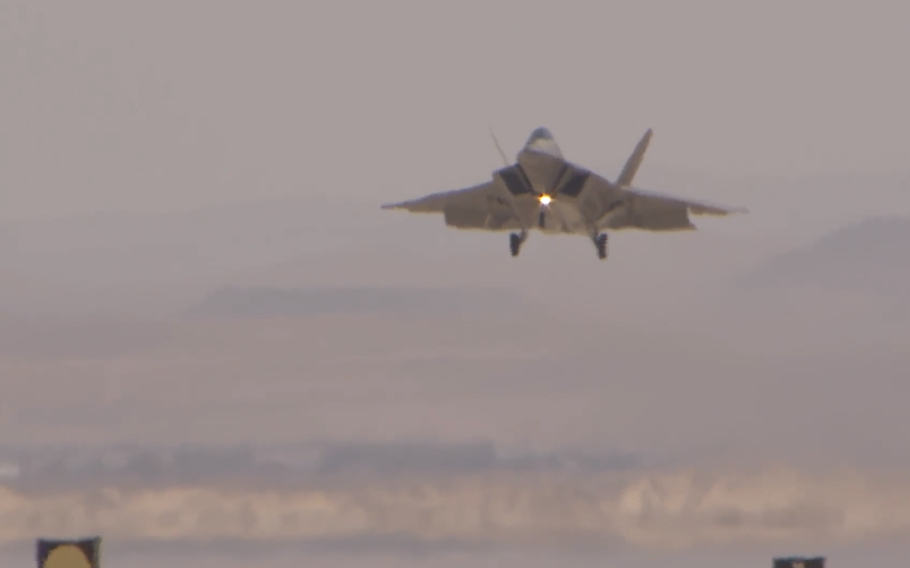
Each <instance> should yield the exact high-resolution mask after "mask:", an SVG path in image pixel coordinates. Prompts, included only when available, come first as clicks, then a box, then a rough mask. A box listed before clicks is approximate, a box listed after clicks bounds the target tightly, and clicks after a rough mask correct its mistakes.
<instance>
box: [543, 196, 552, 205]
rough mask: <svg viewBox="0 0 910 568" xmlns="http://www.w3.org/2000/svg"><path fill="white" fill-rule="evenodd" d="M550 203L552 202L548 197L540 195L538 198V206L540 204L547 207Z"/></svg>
mask: <svg viewBox="0 0 910 568" xmlns="http://www.w3.org/2000/svg"><path fill="white" fill-rule="evenodd" d="M550 201H552V199H551V198H550V196H549V195H541V196H540V204H541V205H549V204H550Z"/></svg>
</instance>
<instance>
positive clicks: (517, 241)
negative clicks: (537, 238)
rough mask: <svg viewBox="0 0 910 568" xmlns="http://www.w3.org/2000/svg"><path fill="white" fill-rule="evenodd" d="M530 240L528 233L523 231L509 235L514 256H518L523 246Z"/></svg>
mask: <svg viewBox="0 0 910 568" xmlns="http://www.w3.org/2000/svg"><path fill="white" fill-rule="evenodd" d="M526 240H528V231H525V230H523V231H522V232H521V233H520V234H519V233H512V234H510V235H509V248H510V249H511V250H512V256H518V253H519V251H520V250H521V245H522V244H523V243H524V242H525V241H526Z"/></svg>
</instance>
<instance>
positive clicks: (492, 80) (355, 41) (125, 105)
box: [0, 0, 910, 218]
mask: <svg viewBox="0 0 910 568" xmlns="http://www.w3.org/2000/svg"><path fill="white" fill-rule="evenodd" d="M908 19H910V4H907V3H906V2H903V1H901V0H893V1H887V0H880V1H874V0H870V1H867V2H852V1H843V0H805V1H802V2H791V1H787V0H766V1H762V2H739V3H733V2H727V1H724V0H690V1H688V2H685V3H678V2H669V1H667V2H649V3H641V2H635V1H632V0H627V1H622V0H621V1H614V2H598V1H588V2H580V1H578V2H572V1H566V2H537V1H526V0H516V1H506V0H502V1H497V2H481V1H465V2H423V1H418V0H411V1H405V0H389V1H385V2H375V3H374V2H334V1H325V2H298V1H293V0H285V1H277V0H274V1H271V0H263V1H260V2H246V1H239V0H187V1H183V2H143V3H139V2H132V3H127V2H121V1H116V0H85V1H82V2H78V3H72V2H61V1H57V2H53V1H48V2H32V1H28V0H3V2H0V81H2V85H3V87H2V91H3V99H2V101H0V124H2V133H0V195H2V207H3V217H6V218H11V217H19V218H22V217H41V216H50V215H59V214H65V213H70V212H82V211H97V210H108V209H134V210H135V209H142V210H146V209H177V210H181V209H187V208H191V207H194V206H196V205H198V204H201V203H208V202H217V201H224V200H228V199H252V198H259V197H263V196H273V195H286V196H287V195H294V196H308V195H315V194H332V195H338V196H342V195H343V196H345V197H347V198H350V199H354V200H358V201H366V202H371V201H375V202H380V201H384V200H386V199H388V198H390V196H391V197H392V198H394V197H398V196H401V195H411V194H421V193H425V192H429V191H435V190H439V189H447V188H449V187H457V186H459V185H461V184H468V183H473V182H475V181H477V180H478V179H482V178H483V177H484V176H485V175H486V174H487V172H489V170H490V169H491V168H493V167H495V166H497V165H498V163H499V157H498V156H497V154H496V152H495V150H494V148H493V146H492V144H491V143H490V141H489V138H488V135H487V130H486V129H487V124H488V123H490V124H492V125H493V126H494V128H495V129H496V130H497V131H498V134H499V136H500V138H501V140H502V142H503V145H504V146H505V147H506V149H507V152H508V153H509V154H513V153H514V152H515V151H517V149H518V147H519V145H520V144H521V143H522V142H523V141H524V139H525V138H526V137H527V135H528V133H529V132H530V130H531V129H532V128H533V127H535V126H537V125H539V124H545V125H548V126H549V127H551V129H552V130H553V131H554V133H555V135H556V136H557V138H558V140H559V141H560V142H561V144H562V146H563V150H564V151H565V152H566V153H567V154H568V155H569V156H570V157H571V158H573V159H576V160H578V161H580V162H582V163H585V164H588V165H590V166H591V167H594V168H598V169H600V170H602V171H603V170H607V169H613V168H618V167H619V165H620V164H621V162H622V160H623V159H624V158H625V156H626V155H627V153H628V152H629V150H630V149H631V147H632V145H633V144H634V142H635V140H637V138H638V137H639V136H640V135H641V133H642V132H643V131H644V130H645V128H647V127H654V128H655V131H656V138H655V143H654V145H653V148H652V150H651V152H650V153H649V157H648V164H651V165H652V167H653V165H655V164H657V165H659V164H666V165H671V166H677V167H684V168H687V169H692V170H698V171H704V172H710V173H735V174H753V173H773V174H784V175H798V174H819V173H840V172H860V173H869V172H885V171H894V170H901V169H906V168H907V167H908V165H907V156H908V155H910V112H907V107H906V105H907V101H908V100H910V74H908V73H906V72H904V71H903V69H904V67H905V66H906V54H907V53H910V34H907V33H906V31H907V27H906V22H907V21H908Z"/></svg>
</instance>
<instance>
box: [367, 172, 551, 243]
mask: <svg viewBox="0 0 910 568" xmlns="http://www.w3.org/2000/svg"><path fill="white" fill-rule="evenodd" d="M512 169H513V168H503V169H501V170H497V172H496V173H495V174H494V175H493V179H491V180H490V181H488V182H485V183H481V184H478V185H475V186H471V187H466V188H463V189H455V190H450V191H441V192H438V193H432V194H430V195H426V196H424V197H419V198H417V199H412V200H408V201H402V202H399V203H389V204H385V205H382V209H401V210H405V211H408V212H411V213H442V214H443V216H444V218H445V223H446V225H447V226H449V227H453V228H456V229H464V230H484V231H509V230H517V229H520V228H521V225H522V223H521V222H520V220H519V217H518V216H519V215H520V216H521V218H523V219H527V220H531V219H532V218H533V215H534V212H535V211H536V204H537V202H536V200H533V199H531V193H530V191H529V190H526V189H523V186H522V185H521V184H518V183H516V180H515V178H514V175H513V173H514V172H512V171H511V170H512ZM529 224H530V223H525V225H526V226H527V225H529Z"/></svg>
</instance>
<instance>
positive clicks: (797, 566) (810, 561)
mask: <svg viewBox="0 0 910 568" xmlns="http://www.w3.org/2000/svg"><path fill="white" fill-rule="evenodd" d="M774 568H825V557H824V556H812V557H808V556H790V557H787V558H775V559H774Z"/></svg>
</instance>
